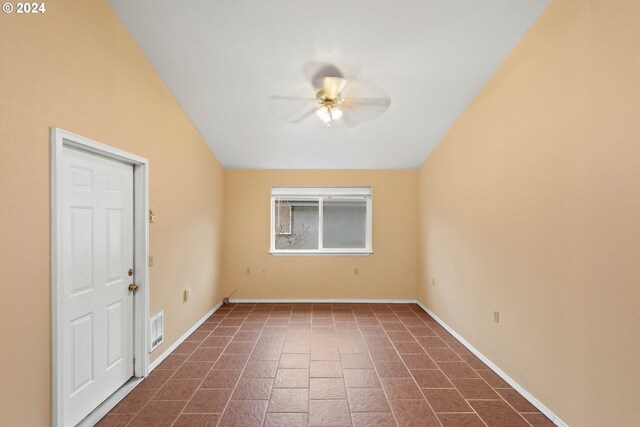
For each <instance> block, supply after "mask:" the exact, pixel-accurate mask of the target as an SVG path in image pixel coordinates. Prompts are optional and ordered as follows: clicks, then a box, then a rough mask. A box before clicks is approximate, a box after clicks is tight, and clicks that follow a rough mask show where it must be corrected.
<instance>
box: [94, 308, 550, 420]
mask: <svg viewBox="0 0 640 427" xmlns="http://www.w3.org/2000/svg"><path fill="white" fill-rule="evenodd" d="M98 425H99V426H101V427H105V426H216V425H218V426H241V427H250V426H265V427H267V426H283V427H285V426H307V425H308V426H351V425H353V426H366V427H374V426H396V425H397V426H444V427H447V426H456V427H458V426H460V427H463V426H464V427H467V426H468V427H471V426H489V427H492V426H500V427H502V426H505V427H506V426H552V425H553V424H552V423H551V421H549V420H548V419H547V418H546V417H545V416H544V415H543V414H541V413H540V412H539V411H537V410H536V409H535V408H534V407H533V406H532V405H531V404H530V403H529V402H527V401H526V400H525V399H524V398H523V397H522V396H521V395H520V394H518V392H517V391H515V390H514V389H512V388H511V387H509V385H508V384H507V383H505V382H504V381H503V380H502V379H501V378H500V377H498V376H497V375H496V374H495V373H494V372H493V371H491V370H489V369H488V368H487V366H486V365H484V364H483V363H482V362H481V361H480V360H479V359H478V358H476V357H475V356H474V355H473V354H472V353H470V352H469V351H468V350H467V349H466V348H465V347H464V346H462V345H461V344H460V343H459V342H458V341H457V340H456V339H455V338H454V337H453V336H451V335H450V334H449V333H448V332H447V331H446V330H444V329H443V328H442V327H441V326H440V325H439V324H437V323H436V322H435V321H434V320H433V319H432V318H431V317H429V315H427V314H426V313H425V312H424V311H423V310H422V309H420V307H418V306H417V305H415V304H237V305H231V306H227V307H221V308H220V309H218V311H217V312H216V313H214V314H213V315H212V316H211V317H210V318H209V319H208V320H207V321H206V323H204V324H203V325H202V326H200V327H199V328H198V330H197V331H196V332H194V333H193V334H192V335H191V336H190V337H189V338H188V339H187V341H185V342H184V343H183V344H182V345H180V346H179V347H178V348H177V349H176V350H175V351H174V352H173V353H172V354H171V355H170V356H169V357H167V358H166V359H165V360H164V361H163V362H162V363H161V364H160V365H159V366H158V367H157V368H156V369H155V370H154V371H153V372H152V373H151V375H149V377H148V378H147V379H145V380H144V381H143V382H142V383H141V384H140V385H139V386H138V387H137V388H136V389H135V390H134V391H133V392H131V393H130V394H129V395H128V396H127V397H126V398H125V399H124V400H122V401H121V402H120V403H119V404H118V405H117V406H116V407H115V408H114V409H113V410H112V411H111V412H110V413H109V414H108V415H107V416H106V417H105V418H104V419H103V420H102V421H101V422H100V423H99V424H98Z"/></svg>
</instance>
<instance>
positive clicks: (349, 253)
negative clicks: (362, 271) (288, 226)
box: [269, 250, 373, 256]
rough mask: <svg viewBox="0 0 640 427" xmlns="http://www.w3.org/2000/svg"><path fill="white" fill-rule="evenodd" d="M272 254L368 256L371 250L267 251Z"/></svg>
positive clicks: (371, 252)
mask: <svg viewBox="0 0 640 427" xmlns="http://www.w3.org/2000/svg"><path fill="white" fill-rule="evenodd" d="M269 253H270V254H271V255H273V256H369V255H372V254H373V251H367V250H361V251H269Z"/></svg>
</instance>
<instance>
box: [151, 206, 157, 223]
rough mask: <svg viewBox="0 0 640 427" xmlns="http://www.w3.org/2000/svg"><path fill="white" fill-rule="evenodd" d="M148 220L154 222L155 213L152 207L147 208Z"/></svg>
mask: <svg viewBox="0 0 640 427" xmlns="http://www.w3.org/2000/svg"><path fill="white" fill-rule="evenodd" d="M149 222H156V213H155V211H154V210H153V209H149Z"/></svg>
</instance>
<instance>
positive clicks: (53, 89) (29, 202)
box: [0, 0, 224, 427]
mask: <svg viewBox="0 0 640 427" xmlns="http://www.w3.org/2000/svg"><path fill="white" fill-rule="evenodd" d="M46 6H47V11H46V13H45V14H44V15H42V16H17V15H15V14H12V15H5V14H1V16H0V57H1V58H2V59H1V60H0V63H1V65H0V197H1V201H0V285H1V286H2V298H1V299H0V331H1V334H0V340H1V342H2V344H1V345H0V362H1V363H0V378H1V381H0V382H1V384H2V387H0V414H1V415H0V425H6V426H12V427H15V426H29V427H33V426H45V425H49V423H50V397H51V396H50V391H49V390H50V388H51V384H50V363H51V362H50V361H51V359H50V356H51V351H50V347H51V343H50V338H51V334H50V330H51V325H50V316H51V311H50V295H51V293H50V292H51V291H50V286H51V285H50V273H49V271H50V261H49V257H50V246H49V245H50V239H49V232H50V227H49V221H50V219H49V174H50V169H49V127H50V126H57V127H61V128H64V129H67V130H69V131H72V132H75V133H78V134H81V135H84V136H86V137H89V138H92V139H96V140H98V141H101V142H103V143H105V144H109V145H112V146H115V147H118V148H122V149H124V150H127V151H130V152H133V153H135V154H138V155H141V156H145V157H147V158H148V159H149V161H150V187H151V188H150V192H151V194H150V204H151V207H152V208H154V209H155V210H156V212H157V222H156V223H154V224H151V225H150V233H151V235H150V238H151V254H152V255H153V256H154V257H155V266H154V267H152V268H151V280H152V283H151V286H152V292H151V309H152V312H155V311H157V310H160V309H164V310H165V316H166V338H165V344H163V346H162V347H161V348H159V349H158V350H156V351H155V352H154V353H153V354H152V359H153V358H155V357H157V356H158V355H159V354H160V353H162V351H163V350H164V349H166V347H167V346H168V345H169V344H170V343H172V342H173V341H175V340H176V339H177V338H178V337H179V336H180V335H182V334H183V333H184V332H185V331H186V330H187V329H188V328H189V327H190V326H192V325H193V324H194V323H195V322H196V320H197V319H199V318H200V317H202V316H203V315H204V314H205V313H206V312H207V311H208V310H209V309H210V308H211V307H212V306H213V305H214V298H215V299H219V297H220V292H219V285H218V283H219V274H220V261H221V259H220V258H221V251H220V246H219V242H221V230H222V195H223V185H224V183H223V178H224V175H223V174H224V171H223V170H222V168H221V167H220V164H219V163H218V161H217V160H216V158H215V157H214V156H213V154H212V153H211V151H210V150H209V148H208V147H207V146H206V145H205V143H204V142H203V140H202V138H201V137H200V135H199V133H198V132H197V131H196V130H195V128H194V127H193V125H192V124H191V122H190V120H189V119H188V118H187V116H186V115H185V114H184V112H183V111H182V109H181V108H180V106H179V105H178V104H177V102H176V101H175V99H174V98H173V97H172V96H171V94H170V93H169V91H168V90H167V88H166V87H165V86H164V85H163V83H162V82H161V81H160V79H159V78H158V76H157V75H156V74H155V72H154V70H153V69H152V67H151V66H150V65H149V63H148V62H147V61H146V59H145V58H144V57H143V55H142V53H141V52H140V50H139V49H138V47H137V46H136V45H135V43H134V42H133V40H132V39H131V38H130V36H129V35H128V33H127V32H126V30H125V29H124V27H123V26H122V25H121V24H120V22H119V20H118V19H117V17H116V16H115V14H114V13H113V12H112V10H111V9H110V7H109V6H108V4H107V3H106V1H93V0H92V1H71V0H69V1H62V0H56V1H53V2H47V4H46ZM185 285H188V286H190V287H191V289H192V295H193V298H192V300H190V301H189V302H187V303H183V302H182V294H181V293H182V288H183V287H184V286H185Z"/></svg>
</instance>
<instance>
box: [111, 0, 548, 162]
mask: <svg viewBox="0 0 640 427" xmlns="http://www.w3.org/2000/svg"><path fill="white" fill-rule="evenodd" d="M110 3H111V5H112V7H113V9H114V10H115V12H116V13H117V14H118V16H119V17H120V19H121V20H122V22H123V23H124V25H125V26H126V27H127V29H128V31H129V32H130V33H131V35H132V36H133V38H134V39H135V41H136V42H137V44H138V45H139V46H140V48H141V49H142V51H143V52H144V54H145V55H146V56H147V58H148V59H149V61H150V62H151V64H152V65H153V67H154V68H155V69H156V70H157V72H158V74H159V75H160V77H161V78H162V79H163V81H164V82H165V84H166V85H167V86H168V87H169V89H170V90H171V91H172V93H173V94H174V96H175V97H176V99H177V100H178V102H179V103H180V104H181V106H182V107H183V109H184V110H185V111H186V113H187V114H188V115H189V117H190V118H191V120H192V121H193V123H194V124H195V126H196V127H197V128H198V130H199V131H200V133H201V134H202V136H203V137H204V139H205V140H206V142H207V144H209V146H210V147H211V149H212V150H213V152H214V153H215V154H216V156H217V157H218V159H220V161H221V162H222V164H223V165H224V166H225V167H227V168H243V169H280V168H282V169H315V168H317V169H393V168H416V167H418V166H419V165H420V164H421V163H422V162H423V161H424V159H425V158H426V157H427V156H428V154H429V153H430V152H431V151H432V150H433V148H434V147H435V146H436V145H437V143H438V142H439V141H440V139H441V138H442V137H443V136H444V134H445V133H446V132H447V130H448V129H449V128H450V127H451V125H452V124H453V123H454V122H455V120H456V119H457V117H458V116H459V115H460V114H461V113H462V112H463V111H464V109H465V108H466V107H467V105H469V103H470V102H471V101H472V100H473V98H474V97H475V96H476V95H477V94H478V92H479V91H480V89H481V88H482V86H483V85H484V84H485V83H486V82H487V80H488V79H489V78H490V77H491V75H492V74H493V73H494V72H495V71H496V70H497V68H498V67H499V66H500V64H501V63H502V62H503V61H504V59H505V58H506V56H507V55H508V54H509V52H510V51H511V50H512V49H513V47H514V46H515V45H516V44H517V43H518V41H519V40H520V38H521V37H522V35H523V34H524V33H525V32H526V31H527V29H528V28H529V27H530V26H531V24H532V23H533V22H534V21H535V19H536V18H537V17H538V16H539V14H540V13H541V12H542V10H543V8H544V7H545V5H546V4H547V0H517V1H514V0H401V1H389V0H325V1H309V0H254V1H250V0H235V1H232V0H189V1H188V2H185V1H179V0H135V1H132V0H110ZM327 64H328V65H332V66H335V67H337V68H338V69H339V70H340V71H341V73H342V74H343V75H344V77H346V78H347V79H362V80H365V81H368V82H371V83H373V84H375V85H376V86H378V87H380V88H382V89H384V91H386V92H387V94H388V95H389V97H390V99H391V104H390V107H389V109H388V110H387V111H386V112H385V113H384V114H383V115H381V116H380V117H378V118H376V119H375V120H372V121H369V122H366V123H363V124H360V125H358V126H355V127H340V126H332V127H330V128H327V127H325V126H323V125H322V123H321V122H320V121H319V120H315V117H313V120H306V121H304V122H302V123H300V124H292V123H288V122H285V121H282V120H280V119H279V118H278V117H276V116H275V115H274V114H272V111H270V109H271V108H272V107H271V106H270V104H269V103H268V98H269V96H270V95H278V94H281V95H290V94H296V95H300V94H306V93H307V92H308V94H309V97H311V98H313V96H314V94H315V90H316V89H314V87H313V85H312V83H311V74H312V70H316V69H317V68H318V67H320V66H322V65H327ZM176 143H179V141H176Z"/></svg>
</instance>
